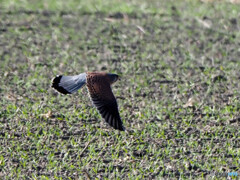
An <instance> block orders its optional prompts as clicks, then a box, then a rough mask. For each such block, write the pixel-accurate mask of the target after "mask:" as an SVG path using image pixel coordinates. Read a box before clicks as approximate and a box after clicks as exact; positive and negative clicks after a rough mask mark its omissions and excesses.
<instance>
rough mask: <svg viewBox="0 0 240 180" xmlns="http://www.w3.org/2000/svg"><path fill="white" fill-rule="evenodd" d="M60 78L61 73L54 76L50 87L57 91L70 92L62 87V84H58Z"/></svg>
mask: <svg viewBox="0 0 240 180" xmlns="http://www.w3.org/2000/svg"><path fill="white" fill-rule="evenodd" d="M61 79H62V75H60V76H57V77H55V78H54V79H53V80H52V88H54V89H56V90H57V91H58V92H60V93H62V94H71V93H70V92H68V91H67V90H66V89H64V88H63V87H62V86H59V83H60V81H61Z"/></svg>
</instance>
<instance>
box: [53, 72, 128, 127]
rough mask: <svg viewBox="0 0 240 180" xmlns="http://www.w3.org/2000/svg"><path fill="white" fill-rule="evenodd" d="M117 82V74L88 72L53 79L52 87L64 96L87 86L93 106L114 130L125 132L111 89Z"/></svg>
mask: <svg viewBox="0 0 240 180" xmlns="http://www.w3.org/2000/svg"><path fill="white" fill-rule="evenodd" d="M117 80H118V75H116V74H110V73H104V72H87V73H81V74H79V75H76V76H57V77H55V78H54V79H53V82H52V87H53V88H54V89H56V90H57V91H59V92H60V93H62V94H72V93H74V92H76V91H77V90H78V89H80V88H81V87H83V86H84V85H85V84H86V85H87V88H88V92H89V95H90V97H91V100H92V102H93V104H94V105H95V106H96V108H97V109H98V111H99V113H100V114H101V116H102V117H103V118H104V119H105V121H106V122H107V123H108V124H109V125H110V126H112V127H113V128H114V129H118V130H121V131H124V130H125V128H124V127H123V125H122V121H121V118H120V115H119V112H118V105H117V101H116V99H115V97H114V95H113V93H112V89H111V84H113V83H114V82H116V81H117Z"/></svg>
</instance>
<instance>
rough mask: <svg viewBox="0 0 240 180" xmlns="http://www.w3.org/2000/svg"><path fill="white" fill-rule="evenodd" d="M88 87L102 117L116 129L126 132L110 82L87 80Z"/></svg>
mask: <svg viewBox="0 0 240 180" xmlns="http://www.w3.org/2000/svg"><path fill="white" fill-rule="evenodd" d="M87 87H88V91H89V94H90V97H91V100H92V102H93V104H94V105H95V106H96V108H97V109H98V111H99V112H100V114H101V116H102V117H103V118H104V119H105V121H106V122H107V123H108V124H109V125H110V126H112V127H113V128H114V129H118V130H120V131H124V130H125V128H124V127H123V124H122V120H121V118H120V115H119V112H118V105H117V101H116V99H115V97H114V95H113V93H112V89H111V87H110V83H109V82H108V81H104V80H103V81H101V82H97V81H94V80H93V81H92V80H91V79H87Z"/></svg>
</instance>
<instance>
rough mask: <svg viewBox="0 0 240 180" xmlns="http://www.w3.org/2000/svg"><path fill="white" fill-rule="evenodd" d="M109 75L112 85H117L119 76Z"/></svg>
mask: <svg viewBox="0 0 240 180" xmlns="http://www.w3.org/2000/svg"><path fill="white" fill-rule="evenodd" d="M107 75H108V77H109V79H110V84H113V83H115V82H116V81H117V80H118V79H119V76H118V75H117V74H111V73H108V74H107Z"/></svg>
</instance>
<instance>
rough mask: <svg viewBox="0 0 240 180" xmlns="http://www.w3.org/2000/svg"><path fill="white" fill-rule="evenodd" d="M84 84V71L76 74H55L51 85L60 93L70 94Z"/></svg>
mask: <svg viewBox="0 0 240 180" xmlns="http://www.w3.org/2000/svg"><path fill="white" fill-rule="evenodd" d="M85 84H86V73H81V74H79V75H76V76H62V75H60V76H57V77H55V78H54V79H53V80H52V87H53V88H54V89H56V90H57V91H58V92H60V93H62V94H72V93H74V92H76V91H77V90H78V89H80V88H81V87H82V86H83V85H85Z"/></svg>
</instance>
